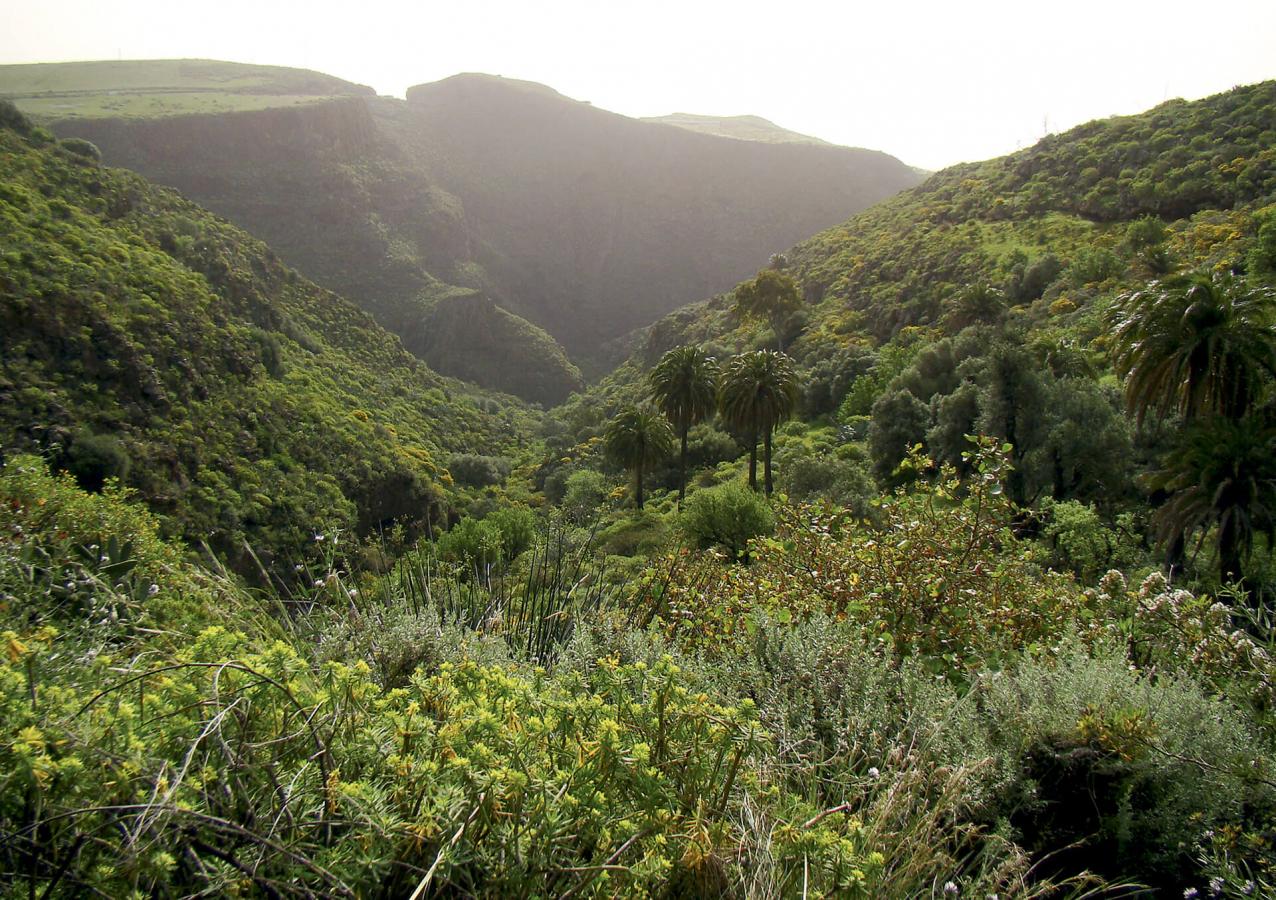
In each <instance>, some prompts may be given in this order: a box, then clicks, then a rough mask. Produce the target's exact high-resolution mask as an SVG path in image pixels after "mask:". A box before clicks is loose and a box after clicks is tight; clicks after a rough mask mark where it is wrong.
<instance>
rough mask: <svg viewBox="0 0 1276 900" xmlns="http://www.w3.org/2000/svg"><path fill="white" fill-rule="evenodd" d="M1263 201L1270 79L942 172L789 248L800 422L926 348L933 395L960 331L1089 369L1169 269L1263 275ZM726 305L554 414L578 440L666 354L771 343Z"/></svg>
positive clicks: (854, 411) (1274, 87)
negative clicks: (1128, 310)
mask: <svg viewBox="0 0 1276 900" xmlns="http://www.w3.org/2000/svg"><path fill="white" fill-rule="evenodd" d="M1274 204H1276V82H1265V83H1262V84H1256V85H1251V86H1247V87H1241V88H1237V89H1235V90H1233V91H1229V92H1227V93H1224V94H1220V95H1217V96H1215V97H1210V98H1207V99H1205V100H1201V101H1197V102H1192V103H1187V102H1184V101H1181V100H1179V101H1172V102H1170V103H1166V104H1164V105H1162V106H1159V107H1157V108H1156V109H1153V110H1150V111H1149V112H1147V113H1144V114H1141V115H1137V116H1129V117H1122V118H1116V119H1108V120H1104V121H1098V122H1091V123H1089V124H1086V125H1083V126H1081V127H1079V128H1076V129H1073V130H1071V131H1069V132H1067V133H1065V134H1060V135H1052V136H1050V137H1048V138H1046V139H1044V140H1042V141H1041V142H1040V143H1038V144H1037V145H1036V146H1034V147H1031V148H1028V149H1026V150H1023V151H1021V152H1018V153H1015V154H1012V155H1010V156H1006V157H1001V158H997V159H992V160H988V161H986V162H982V163H973V164H965V165H961V166H956V167H953V168H950V169H946V170H944V171H942V172H939V173H937V174H935V175H933V176H932V177H930V178H929V179H927V180H926V181H925V182H924V183H923V184H921V185H919V186H918V187H915V188H913V189H911V190H908V191H905V192H903V193H901V194H899V195H897V196H895V197H892V198H891V199H889V200H887V201H885V202H883V203H880V204H878V205H877V206H875V207H873V208H872V209H869V210H867V211H865V212H863V213H861V214H859V215H857V216H855V217H854V218H852V219H850V220H848V221H847V222H845V223H843V224H842V225H839V226H836V227H834V228H830V229H827V230H825V231H823V232H821V233H819V234H817V235H815V236H813V237H811V238H809V239H807V240H805V241H803V242H801V243H799V244H797V245H796V246H795V247H793V248H792V249H791V250H790V251H789V252H788V254H787V256H788V260H789V272H790V274H792V275H793V276H794V277H795V278H796V279H797V280H798V282H799V283H800V285H801V287H802V290H803V293H804V297H805V300H806V303H805V305H804V308H803V310H802V311H801V313H800V314H799V315H798V317H796V319H795V320H794V322H793V327H792V333H791V334H790V335H788V338H789V340H787V341H786V350H787V351H788V352H790V353H791V354H792V355H793V356H794V357H795V358H796V359H797V360H798V362H799V364H800V365H801V367H802V369H803V384H804V397H803V405H802V406H803V413H804V415H805V416H807V417H808V418H810V417H816V416H819V415H824V414H830V413H833V412H835V411H837V410H838V409H839V407H840V406H843V401H845V400H846V399H847V398H848V396H850V395H851V393H852V388H853V387H854V386H855V385H856V384H857V380H859V379H863V381H862V382H861V387H857V388H855V391H854V394H855V398H854V401H853V402H851V403H850V406H849V407H846V408H844V409H843V412H844V413H849V414H851V415H862V414H867V413H868V412H869V411H870V407H871V406H872V403H873V401H874V399H875V398H876V397H878V396H880V395H881V394H882V393H883V392H884V391H886V390H887V388H888V385H889V384H890V383H891V380H892V379H893V378H894V377H895V376H896V375H898V374H901V373H902V372H903V371H904V370H906V369H907V368H908V365H909V362H910V361H911V360H913V359H914V358H920V356H919V354H922V353H924V352H925V350H926V348H938V349H937V350H936V354H938V355H937V356H934V357H933V358H932V357H928V358H927V359H928V362H929V363H933V364H935V365H938V366H939V367H940V368H941V369H944V378H943V379H941V381H943V382H944V390H945V391H947V390H951V389H953V388H954V387H955V386H959V385H960V384H961V383H962V382H963V380H965V379H964V377H962V376H958V375H957V374H956V373H955V372H953V371H949V370H950V369H952V368H953V367H954V366H955V365H957V364H959V363H960V362H961V359H960V358H954V357H953V354H954V353H955V352H956V350H955V348H956V347H957V345H958V342H959V335H960V334H961V332H963V330H965V329H967V328H970V327H971V326H973V329H972V331H971V332H970V335H971V336H970V337H969V339H967V340H965V344H966V345H970V346H973V347H974V348H975V349H977V350H980V351H982V350H984V349H987V347H988V346H989V344H990V342H992V341H993V340H995V339H1000V338H998V335H1001V336H1003V337H1005V339H1008V340H1013V341H1015V342H1017V343H1018V344H1019V345H1021V346H1026V347H1027V348H1028V350H1029V352H1030V354H1031V356H1032V357H1033V359H1034V360H1035V362H1034V365H1036V366H1039V367H1040V368H1041V369H1042V370H1043V371H1045V370H1050V371H1052V372H1058V373H1059V374H1060V375H1061V376H1064V377H1066V376H1069V375H1070V374H1078V373H1083V374H1086V375H1087V377H1091V376H1094V375H1099V374H1102V373H1103V372H1105V371H1106V370H1107V369H1108V364H1107V349H1108V344H1107V341H1108V338H1107V332H1108V329H1107V327H1106V326H1105V325H1104V322H1103V313H1104V311H1105V310H1106V309H1107V307H1108V306H1109V304H1110V303H1111V302H1112V300H1113V298H1115V297H1116V296H1118V295H1120V294H1121V293H1123V292H1125V291H1128V290H1132V289H1136V288H1139V287H1142V286H1143V285H1145V284H1146V283H1147V282H1148V281H1149V280H1151V279H1154V278H1157V277H1160V276H1162V275H1164V274H1167V273H1170V272H1174V271H1177V270H1181V269H1192V268H1201V267H1203V268H1206V269H1208V270H1212V271H1215V272H1225V271H1228V270H1236V271H1246V270H1247V269H1254V268H1255V266H1258V267H1259V268H1261V267H1262V266H1264V265H1272V266H1276V257H1274V258H1272V259H1270V260H1268V261H1267V262H1263V260H1267V257H1266V256H1263V254H1264V253H1266V254H1268V255H1273V254H1276V244H1274V243H1273V241H1274V240H1276V224H1269V223H1273V222H1274V221H1276V206H1274ZM1261 229H1266V230H1264V231H1263V234H1266V235H1268V237H1267V238H1261V237H1260V235H1259V233H1260V230H1261ZM1264 241H1266V243H1264ZM1264 248H1267V249H1264ZM1264 271H1270V269H1267V270H1264ZM731 307H732V301H731V297H730V295H727V294H719V295H718V296H716V297H714V298H712V299H710V300H706V301H702V302H700V303H698V304H693V305H690V306H688V307H685V308H683V309H680V310H678V311H676V312H674V313H672V314H670V315H668V316H666V317H664V318H663V319H661V320H659V321H658V322H656V323H655V324H653V325H652V326H650V327H648V328H646V329H643V330H642V331H641V332H639V333H636V334H635V335H633V336H631V337H630V339H629V345H630V346H631V347H632V348H633V352H632V354H631V356H630V358H629V359H628V360H627V361H626V362H625V363H624V364H623V365H622V366H621V367H620V368H618V369H617V370H616V371H615V372H614V373H613V375H612V376H611V377H609V379H607V381H606V382H604V383H603V384H601V385H600V386H599V387H598V388H596V389H594V390H592V391H591V392H590V394H589V395H588V396H586V397H584V398H582V399H581V401H580V402H579V404H577V405H576V407H574V408H573V409H572V410H569V411H567V412H565V418H566V420H568V421H576V422H584V423H586V424H585V426H584V431H588V429H590V428H593V427H595V425H596V423H597V422H601V421H605V420H606V418H607V416H608V415H609V411H610V410H611V409H613V408H614V407H615V406H616V405H617V404H618V403H621V402H624V401H625V400H627V399H632V398H633V397H635V396H637V395H638V394H640V393H641V391H642V390H643V387H642V378H643V376H644V373H645V371H646V370H647V369H648V368H649V367H650V366H651V365H653V364H654V363H655V361H656V360H658V359H659V357H660V355H661V354H662V353H663V352H665V351H666V350H668V349H671V348H672V347H675V346H678V345H680V344H684V343H695V344H701V345H706V346H708V347H710V348H711V349H713V350H714V351H715V352H717V353H719V354H728V353H732V352H736V351H738V350H741V349H746V348H750V347H757V346H774V336H773V335H772V333H771V331H770V329H769V328H767V327H765V326H759V325H755V324H751V323H741V322H739V321H738V320H737V319H736V317H735V316H734V315H733V313H732V311H731ZM981 329H982V330H981ZM945 339H951V340H950V342H949V343H948V344H947V345H944V340H945ZM941 345H943V346H941ZM963 352H964V351H963ZM945 354H947V356H946V357H945V358H946V361H942V360H941V359H940V357H944V356H945ZM941 363H942V364H941ZM945 367H947V368H945ZM932 374H933V373H932ZM926 383H927V382H926V379H925V378H922V379H920V380H915V383H914V384H912V385H911V386H909V387H908V389H909V390H910V391H911V392H913V393H915V394H916V399H917V401H918V402H919V403H921V404H923V405H926V404H929V406H930V412H929V413H928V415H930V416H932V417H933V416H934V415H936V409H937V406H936V404H937V403H938V402H939V401H940V400H942V399H943V397H944V396H946V394H945V393H944V392H940V393H938V394H936V393H932V392H928V388H927V389H923V388H922V387H919V385H920V384H926ZM932 424H933V422H932ZM967 424H968V425H970V424H972V423H967ZM855 427H857V428H861V427H862V426H855ZM925 427H928V426H925V425H923V435H924V429H925ZM577 432H578V433H581V432H582V429H577ZM852 433H858V434H859V435H860V437H863V432H862V430H861V431H859V432H856V431H855V430H854V428H853V429H852ZM914 437H915V438H916V439H917V440H918V441H919V442H920V441H921V440H922V435H914Z"/></svg>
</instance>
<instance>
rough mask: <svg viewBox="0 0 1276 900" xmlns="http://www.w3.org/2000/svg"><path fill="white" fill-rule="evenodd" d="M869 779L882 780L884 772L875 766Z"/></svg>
mask: <svg viewBox="0 0 1276 900" xmlns="http://www.w3.org/2000/svg"><path fill="white" fill-rule="evenodd" d="M868 777H869V778H881V777H882V770H881V769H879V768H877V766H873V767H872V768H871V769H869V770H868ZM951 883H952V882H949V884H951Z"/></svg>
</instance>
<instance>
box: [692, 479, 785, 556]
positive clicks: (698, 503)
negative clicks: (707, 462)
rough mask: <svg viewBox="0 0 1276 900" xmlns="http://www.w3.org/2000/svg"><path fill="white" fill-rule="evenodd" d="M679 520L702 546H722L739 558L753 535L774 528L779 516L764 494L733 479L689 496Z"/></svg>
mask: <svg viewBox="0 0 1276 900" xmlns="http://www.w3.org/2000/svg"><path fill="white" fill-rule="evenodd" d="M678 524H679V527H680V528H681V529H682V531H683V533H684V534H686V535H687V537H689V538H691V539H692V540H693V541H695V542H696V543H697V544H698V545H699V546H701V547H713V546H721V547H724V548H725V549H726V551H727V552H728V553H730V554H731V556H732V557H733V558H737V557H740V556H743V555H744V553H745V551H746V550H747V549H748V546H749V541H750V540H751V539H752V538H755V537H757V536H758V535H761V534H770V533H771V532H772V530H774V528H775V517H774V516H773V515H772V514H771V508H770V507H769V506H767V503H766V500H764V499H763V498H762V497H761V495H759V494H758V493H757V492H756V491H752V490H750V489H749V487H748V485H746V484H744V483H743V482H739V481H731V482H728V483H726V484H721V485H718V486H717V487H711V488H704V489H702V490H699V491H696V492H695V493H694V494H692V495H691V496H690V497H689V498H687V505H686V507H685V508H684V509H683V512H682V516H681V517H680V519H679V523H678Z"/></svg>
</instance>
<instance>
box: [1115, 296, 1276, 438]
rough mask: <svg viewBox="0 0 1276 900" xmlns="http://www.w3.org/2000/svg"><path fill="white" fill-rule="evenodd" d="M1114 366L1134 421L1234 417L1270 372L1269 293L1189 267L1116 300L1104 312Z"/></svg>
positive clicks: (1273, 319) (1274, 324)
mask: <svg viewBox="0 0 1276 900" xmlns="http://www.w3.org/2000/svg"><path fill="white" fill-rule="evenodd" d="M1110 321H1111V323H1112V325H1113V326H1114V331H1115V336H1116V344H1115V350H1114V354H1113V359H1114V362H1115V363H1116V367H1117V371H1118V372H1120V374H1121V375H1122V376H1123V377H1124V378H1125V396H1126V402H1127V404H1128V405H1129V407H1130V409H1131V410H1133V411H1135V412H1136V413H1137V415H1138V419H1139V422H1140V423H1142V421H1143V419H1144V417H1145V416H1146V414H1147V413H1148V412H1155V413H1158V414H1161V415H1166V414H1169V413H1171V412H1178V413H1179V414H1180V415H1182V416H1183V418H1184V419H1185V420H1187V421H1191V420H1193V419H1195V418H1198V417H1200V416H1207V415H1222V416H1225V417H1227V418H1231V419H1238V418H1240V417H1241V416H1243V415H1244V414H1245V412H1246V411H1247V410H1248V409H1250V407H1251V406H1252V405H1253V402H1254V400H1255V399H1256V397H1257V396H1258V392H1259V390H1260V386H1261V385H1262V384H1263V382H1264V381H1265V380H1266V379H1267V378H1269V377H1271V376H1272V375H1276V294H1274V293H1273V291H1272V289H1271V288H1268V287H1263V286H1258V285H1250V284H1247V283H1246V282H1245V281H1244V280H1243V279H1239V278H1235V277H1233V276H1231V275H1211V274H1209V273H1206V272H1192V273H1188V274H1185V275H1179V276H1175V277H1173V278H1167V279H1163V280H1161V281H1154V282H1152V283H1151V284H1149V285H1148V286H1147V287H1146V288H1144V289H1143V290H1141V291H1135V292H1133V293H1131V294H1126V295H1125V296H1123V297H1122V298H1120V299H1119V300H1118V301H1117V303H1116V305H1115V307H1114V308H1113V310H1112V312H1111V314H1110Z"/></svg>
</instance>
